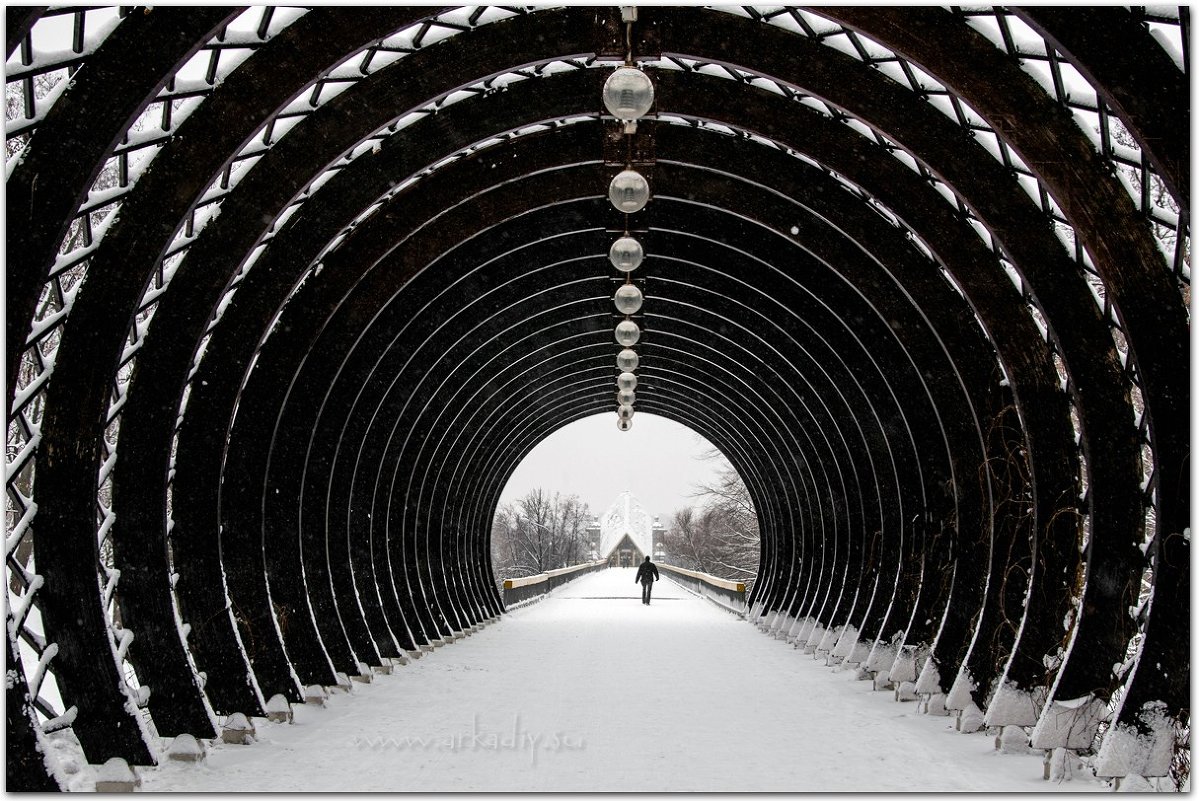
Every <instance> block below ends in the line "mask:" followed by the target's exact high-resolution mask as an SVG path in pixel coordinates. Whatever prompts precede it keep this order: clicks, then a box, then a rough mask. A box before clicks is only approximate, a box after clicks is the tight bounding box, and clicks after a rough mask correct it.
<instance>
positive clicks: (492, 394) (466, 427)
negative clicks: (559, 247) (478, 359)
mask: <svg viewBox="0 0 1199 801" xmlns="http://www.w3.org/2000/svg"><path fill="white" fill-rule="evenodd" d="M589 305H590V304H589ZM508 316H511V315H510V314H509V315H508ZM606 319H607V318H606V315H604V314H600V315H599V317H598V319H596V318H595V317H594V316H593V318H592V319H590V320H589V321H588V323H587V325H588V326H590V328H591V330H581V329H580V323H581V321H571V322H570V323H559V324H557V325H555V326H554V327H553V328H542V329H540V330H538V331H536V332H535V334H533V333H531V334H526V335H523V336H521V337H520V338H519V339H515V340H513V339H512V338H510V337H505V338H504V342H505V343H506V344H505V345H504V350H503V351H501V352H500V354H498V355H493V356H492V357H491V359H490V361H489V362H488V363H487V364H484V365H481V366H480V368H479V370H478V371H477V372H476V374H475V375H474V376H472V377H471V378H470V379H468V380H467V381H466V382H465V383H462V384H459V385H458V386H457V387H456V388H455V387H452V386H446V385H443V386H441V387H439V392H441V390H447V391H452V394H451V395H450V396H449V397H445V396H444V394H443V395H442V397H441V398H439V400H438V401H437V404H438V405H439V406H440V407H441V408H442V410H443V413H442V414H441V415H439V418H440V419H436V420H434V421H432V422H431V423H430V424H429V425H428V438H427V439H426V442H425V443H422V446H421V452H418V453H416V454H411V453H405V454H404V455H403V457H402V458H403V459H404V460H405V462H406V463H409V464H414V465H417V466H420V469H421V475H420V476H419V480H420V484H421V486H420V488H419V490H418V491H417V492H415V493H414V492H413V489H412V484H413V483H414V482H415V480H416V479H417V476H415V475H410V477H409V478H408V479H407V484H408V486H407V487H406V488H405V493H404V499H405V500H404V502H405V504H406V506H408V507H409V508H410V509H412V510H413V512H414V514H415V516H416V518H417V519H418V521H419V520H420V519H421V517H422V516H423V515H428V518H427V519H428V523H427V524H426V525H427V526H428V527H429V529H430V530H438V529H440V530H441V543H442V545H441V547H442V550H443V552H444V550H445V542H446V540H447V538H448V539H450V540H452V541H458V540H459V537H460V535H461V534H462V532H464V531H465V532H473V529H463V528H461V527H460V526H459V525H457V523H456V520H455V510H454V509H452V508H451V507H452V506H453V505H454V504H455V503H456V502H457V501H458V500H459V499H461V498H462V497H464V496H463V495H462V494H461V492H460V491H458V490H457V489H456V488H455V487H454V486H452V484H453V478H454V476H453V471H448V470H447V467H448V465H449V462H450V461H451V460H452V459H454V458H460V459H465V460H467V461H468V462H471V463H473V462H475V461H478V459H479V452H478V451H475V450H474V449H467V450H466V451H465V452H462V451H460V450H458V446H459V444H460V443H461V441H462V440H463V438H465V437H469V436H471V435H472V434H474V433H475V432H477V431H478V430H479V429H480V427H484V428H486V427H487V426H488V421H480V420H479V419H478V417H479V413H482V412H487V413H488V416H489V417H490V418H491V419H492V420H494V421H495V422H494V424H495V425H500V426H508V425H509V424H510V422H509V421H511V420H513V419H519V418H520V417H521V416H522V412H521V411H520V410H521V409H525V410H527V411H529V412H531V411H532V408H533V406H534V405H535V404H533V403H522V399H524V398H531V397H537V398H538V401H537V403H541V402H542V401H541V398H540V394H541V393H542V391H543V387H544V388H548V387H549V386H550V385H551V382H552V381H553V379H552V378H551V377H552V376H553V375H554V373H563V372H564V371H567V370H571V369H577V366H578V365H579V364H580V363H581V362H580V353H581V352H583V351H584V349H586V352H587V353H589V354H590V359H588V360H587V363H588V366H589V367H592V368H594V365H595V363H596V362H597V361H600V359H602V356H603V350H604V349H606V346H602V345H599V344H598V343H596V339H597V337H596V336H595V334H596V332H597V330H598V331H600V332H602V331H603V330H604V329H603V325H604V323H605V322H606ZM597 327H598V328H597ZM562 334H567V337H568V338H559V337H561V336H562ZM508 354H511V358H507V356H508ZM530 376H531V377H530ZM472 387H473V388H474V391H473V392H471V393H470V394H469V396H468V395H466V393H467V392H468V391H469V390H470V389H471V388H472ZM607 389H608V387H603V391H604V394H607V392H606V390H607ZM497 406H504V407H508V408H509V411H508V412H507V413H505V414H501V415H499V416H498V419H496V418H497V415H496V413H495V411H494V409H495V408H496V407H497ZM511 407H515V408H511ZM468 412H469V413H468ZM434 438H436V441H435V442H433V443H432V445H431V446H430V445H429V442H430V441H431V440H433V439H434ZM423 451H427V453H424V452H423ZM455 453H457V455H455ZM415 472H416V471H415V470H414V471H413V473H415ZM396 494H397V495H398V493H396ZM483 530H489V527H488V528H487V529H483ZM455 550H460V549H455Z"/></svg>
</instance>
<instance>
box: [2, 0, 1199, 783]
mask: <svg viewBox="0 0 1199 801" xmlns="http://www.w3.org/2000/svg"><path fill="white" fill-rule="evenodd" d="M6 13H7V23H8V25H7V46H8V69H7V87H8V94H7V99H8V105H7V110H8V113H7V118H6V119H7V131H8V137H7V155H8V189H7V213H8V216H7V219H8V225H7V321H6V326H7V340H6V341H7V349H6V354H7V368H6V369H7V373H6V375H7V384H6V386H7V392H8V404H9V410H10V412H9V418H8V461H7V464H8V471H7V488H8V492H7V497H8V507H7V511H8V540H7V549H6V555H7V572H8V579H9V581H8V584H9V607H8V609H9V612H8V616H9V635H10V636H9V640H10V653H9V663H10V669H14V670H15V671H16V673H17V674H18V675H19V681H14V680H10V681H9V689H8V693H9V695H8V701H9V703H8V710H9V712H8V727H9V728H8V734H9V743H10V745H9V775H10V777H12V776H17V777H18V780H19V781H20V782H21V783H23V784H26V785H28V786H43V784H45V783H47V782H49V783H51V784H52V783H53V781H54V778H53V777H52V776H50V777H47V776H46V770H45V768H44V766H43V765H42V763H41V762H40V756H39V755H38V751H37V748H38V742H39V740H41V739H44V738H45V737H47V736H49V735H50V734H52V733H53V732H54V731H57V730H62V729H66V728H70V729H71V730H72V731H73V733H74V735H75V737H77V738H78V741H79V743H80V745H81V747H82V748H83V750H84V752H85V754H86V756H87V758H88V760H89V761H91V762H94V763H99V762H103V761H104V760H106V759H108V758H110V757H114V756H119V757H123V758H125V759H127V760H129V761H130V762H131V763H136V764H148V763H150V762H152V761H153V760H154V758H155V757H154V753H153V746H152V744H151V743H152V737H153V735H154V734H158V735H163V736H167V735H173V734H178V733H183V732H190V733H193V734H195V735H197V736H201V737H203V736H213V732H214V731H215V729H214V727H215V726H216V725H217V722H218V718H219V716H221V715H225V714H229V713H231V712H237V711H240V712H244V713H247V714H261V713H262V707H263V703H264V700H265V699H267V698H270V697H271V696H273V695H275V694H282V695H283V696H285V697H286V698H288V699H290V700H293V701H298V700H300V698H301V692H302V688H303V687H304V686H305V685H310V684H331V683H336V681H337V675H336V674H338V673H344V674H350V675H353V674H356V673H358V672H360V671H361V670H366V669H369V667H370V666H371V665H377V664H380V662H381V660H385V659H399V658H401V657H403V656H404V655H405V654H408V653H412V652H419V650H420V649H421V647H422V646H426V647H427V646H429V645H430V644H434V645H436V644H440V643H441V642H443V641H447V640H450V639H452V638H454V637H456V636H459V634H460V633H461V632H463V631H473V630H474V627H475V626H476V625H478V624H481V623H483V622H486V621H488V620H490V619H492V618H494V617H495V616H496V615H497V614H499V613H500V612H501V611H502V606H503V604H502V599H501V598H500V596H499V595H498V594H497V591H496V588H495V582H494V579H493V577H492V575H491V569H490V562H489V555H488V539H489V535H490V524H491V516H492V513H493V511H494V508H495V505H496V502H497V498H498V495H499V492H500V491H501V489H502V488H503V486H504V484H505V481H506V479H507V477H508V476H509V475H510V474H511V472H512V470H514V469H515V467H516V465H517V464H518V463H519V462H520V461H521V459H522V458H523V456H524V455H525V454H527V453H528V451H529V450H530V449H531V448H532V447H534V446H535V445H536V444H537V443H538V442H539V441H540V440H542V439H543V438H544V437H546V436H547V435H548V434H549V433H550V432H552V431H554V430H555V429H557V428H559V427H561V426H563V425H565V424H567V423H569V422H571V421H573V420H576V419H579V418H581V417H584V416H588V415H592V414H597V413H605V414H611V415H612V421H613V426H612V442H611V447H612V448H613V449H619V448H620V437H621V434H620V432H618V431H617V428H616V415H615V411H616V402H615V391H616V386H615V379H616V374H617V370H616V367H615V356H616V353H617V351H618V350H619V349H620V348H619V346H618V345H617V344H616V342H615V340H614V338H613V329H614V327H615V325H616V323H617V322H619V321H620V319H622V318H621V315H619V314H617V312H616V311H615V308H614V307H613V305H612V293H613V291H614V290H615V289H616V287H617V286H618V285H619V283H620V282H621V281H623V280H624V279H623V275H622V274H621V273H619V272H617V271H616V270H615V269H613V267H612V265H611V264H610V262H609V260H608V248H609V246H610V245H611V243H612V242H613V241H614V239H615V238H617V237H619V236H620V235H622V234H623V233H625V232H628V233H630V234H631V235H633V236H634V237H636V238H638V239H639V241H641V242H642V243H643V245H644V248H645V251H646V254H647V255H646V258H645V262H644V264H643V265H642V266H641V267H640V268H639V269H638V270H636V271H635V272H633V273H632V274H631V277H632V279H633V281H634V282H635V283H636V284H637V286H638V287H639V288H640V289H641V290H642V291H643V293H644V296H645V303H644V307H643V308H642V310H641V311H640V312H638V313H637V314H636V315H634V318H633V319H634V320H635V322H637V324H638V325H639V326H640V328H641V332H642V334H641V341H640V342H639V343H638V344H637V345H636V347H635V349H636V351H637V352H638V354H639V357H640V367H639V368H638V370H637V375H638V379H639V383H638V385H637V389H636V398H637V399H636V409H637V411H638V412H647V413H652V414H658V415H661V416H664V417H668V418H670V419H673V420H676V421H678V422H680V423H683V424H685V425H687V426H690V427H691V428H693V429H694V430H696V431H697V432H699V433H700V434H702V435H703V436H705V437H706V438H708V439H709V440H710V441H712V442H713V443H714V444H716V445H717V446H718V447H719V448H720V449H721V450H722V451H723V452H724V454H725V455H726V456H727V457H728V458H729V459H730V461H731V462H732V463H733V465H734V466H735V467H736V468H737V470H738V471H739V472H740V473H741V475H742V476H743V477H744V478H745V480H746V482H747V485H748V486H749V488H750V490H751V493H752V495H753V498H754V500H755V503H756V506H757V510H758V514H759V519H760V527H761V530H762V533H763V551H762V568H761V574H760V577H759V580H758V582H757V584H756V586H755V589H754V597H753V598H752V599H751V600H752V606H751V609H752V610H753V611H752V614H751V617H752V618H753V619H754V620H756V621H757V622H758V623H759V625H762V626H763V627H766V628H768V629H772V630H774V631H775V632H776V633H778V632H782V633H783V635H784V636H787V637H788V638H790V639H793V640H794V641H795V642H796V643H797V644H798V645H802V646H806V647H809V648H811V649H813V650H816V651H818V652H824V651H827V652H829V653H830V654H831V656H832V657H834V658H838V659H841V658H843V659H844V660H845V661H846V662H848V663H857V664H860V665H862V666H863V668H864V669H869V670H870V671H872V672H874V673H882V674H883V675H884V676H885V675H886V674H888V673H889V674H890V676H891V679H892V680H893V681H894V682H895V683H897V684H898V683H901V682H902V681H905V680H906V681H910V682H913V683H915V684H916V689H917V690H918V691H919V692H920V693H921V694H922V695H923V696H924V697H925V698H926V700H927V699H929V698H941V699H942V701H943V703H944V704H945V705H947V706H948V707H949V708H950V709H958V710H962V709H970V708H974V709H975V710H976V711H985V712H986V714H987V716H988V720H987V722H988V725H1005V724H1009V725H1022V726H1026V727H1030V729H1032V728H1034V727H1035V731H1034V741H1036V740H1037V738H1040V742H1042V743H1043V744H1044V743H1048V744H1049V746H1048V747H1053V746H1055V745H1056V746H1061V747H1071V748H1083V749H1086V748H1091V747H1094V748H1096V749H1100V751H1101V755H1102V747H1101V744H1100V740H1099V739H1098V737H1099V735H1100V732H1101V731H1107V732H1108V735H1107V736H1106V739H1105V740H1104V742H1109V741H1110V742H1114V741H1115V739H1116V737H1117V735H1119V734H1120V732H1125V733H1127V732H1132V733H1136V732H1140V733H1145V732H1156V733H1157V734H1161V732H1163V731H1165V730H1166V729H1168V728H1169V727H1170V726H1173V725H1175V724H1176V723H1180V722H1181V723H1180V725H1183V724H1185V725H1186V726H1189V702H1188V692H1189V661H1188V660H1189V657H1188V654H1187V649H1186V647H1185V645H1186V643H1187V641H1188V639H1189V619H1188V616H1187V611H1186V610H1187V604H1188V597H1189V595H1188V593H1189V573H1188V569H1189V536H1190V535H1189V528H1188V527H1189V503H1190V497H1189V436H1190V429H1189V412H1188V405H1189V400H1190V398H1189V346H1188V337H1189V324H1190V320H1189V311H1188V305H1189V295H1190V267H1189V179H1190V176H1189V150H1188V146H1189V111H1190V109H1189V89H1190V86H1189V72H1188V51H1187V41H1188V17H1187V13H1188V12H1187V9H1186V8H1185V7H1182V8H1167V9H1165V10H1162V9H1160V8H1158V7H1154V8H1153V10H1152V11H1146V10H1145V9H1141V8H1133V9H1131V10H1130V9H1128V8H1125V7H1115V6H1110V7H1102V8H1069V9H1066V8H1050V7H1029V8H1018V7H1012V8H1007V7H994V8H991V7H986V8H983V7H980V8H959V7H953V8H937V7H921V8H903V7H886V8H866V7H819V8H811V9H800V8H793V7H787V8H781V7H770V8H769V9H757V8H754V7H737V8H733V7H725V8H722V9H720V10H713V9H701V8H694V7H693V8H672V7H646V8H641V9H639V11H638V13H637V14H636V15H635V16H636V19H635V20H634V21H628V20H626V19H624V18H623V17H622V11H621V9H620V8H617V7H610V8H598V7H587V8H582V7H567V8H537V9H533V8H529V7H508V6H495V7H447V8H433V7H420V8H404V7H397V8H381V7H375V8H360V9H340V8H333V7H321V8H315V9H302V8H286V7H268V8H261V7H258V8H251V9H242V8H234V7H220V8H206V7H187V8H185V7H154V8H149V7H146V8H143V7H136V8H124V9H121V10H120V11H118V10H116V9H111V8H108V9H106V8H92V7H88V8H82V7H81V8H66V7H63V8H50V9H47V8H45V7H20V8H14V7H10V8H8V9H7V12H6ZM626 61H628V62H629V63H633V64H636V65H638V66H640V67H641V68H642V69H644V70H645V72H646V74H648V75H649V77H650V78H651V79H652V81H653V83H654V86H655V91H656V99H655V103H654V106H653V108H652V111H651V112H650V114H649V115H648V116H647V117H646V118H645V119H643V120H641V121H640V122H639V124H638V125H637V126H636V129H635V131H632V132H630V131H628V130H626V128H625V127H624V126H623V125H622V124H621V123H620V122H619V121H617V120H615V119H613V118H611V117H610V116H609V115H608V114H607V112H605V111H604V109H603V106H602V104H601V101H600V96H601V88H602V86H603V82H604V80H605V78H606V77H607V75H608V74H610V72H611V71H612V69H613V68H614V67H616V66H618V65H620V64H622V63H625V62H626ZM629 166H632V167H633V168H635V169H637V170H638V171H640V172H642V174H644V175H645V176H646V177H647V179H648V181H649V185H650V188H651V194H652V199H651V200H650V202H649V204H648V205H647V206H646V207H645V209H644V210H642V211H639V212H637V213H635V214H630V215H625V214H621V213H618V212H617V211H616V210H615V209H614V208H613V206H612V205H611V204H610V203H609V202H608V199H607V189H608V183H609V181H610V180H611V178H612V177H613V176H614V175H615V174H616V173H617V172H619V171H620V170H622V169H625V168H626V167H629ZM633 424H634V425H636V418H634V420H633ZM1130 610H1131V612H1130ZM1145 665H1156V666H1157V667H1156V668H1154V669H1148V668H1143V666H1145ZM1139 666H1140V667H1139ZM909 674H910V675H909ZM11 675H12V674H10V676H11ZM27 692H28V693H29V701H28V702H26V693H27ZM1078 699H1084V701H1086V703H1082V702H1078ZM1063 701H1065V702H1070V703H1069V704H1064V705H1063V704H1059V703H1057V702H1063ZM933 705H934V706H935V703H934V704H933ZM1079 710H1081V711H1079ZM1055 714H1058V718H1054V715H1055ZM1066 718H1068V719H1069V724H1070V725H1069V726H1065V725H1064V724H1062V723H1061V720H1064V719H1066ZM1055 721H1057V722H1055ZM1071 727H1073V728H1071ZM1067 728H1069V729H1070V731H1069V732H1066V729H1067ZM1113 747H1114V746H1113ZM1154 753H1157V752H1154ZM1146 759H1149V758H1148V757H1146ZM1154 759H1157V760H1158V761H1157V762H1153V760H1152V759H1150V760H1149V761H1150V762H1152V764H1148V763H1146V764H1139V763H1138V764H1137V765H1135V766H1134V767H1135V768H1136V770H1132V768H1129V767H1127V766H1125V767H1123V768H1122V767H1119V766H1117V767H1112V768H1110V770H1112V771H1116V772H1118V771H1120V770H1124V771H1126V772H1140V773H1142V774H1144V775H1159V774H1153V773H1152V771H1154V770H1158V769H1159V768H1160V754H1159V755H1158V756H1156V757H1154ZM1109 761H1110V760H1109ZM14 771H15V773H14ZM1112 775H1116V774H1115V773H1113V774H1112ZM10 786H13V785H12V783H11V781H10ZM46 786H50V785H46Z"/></svg>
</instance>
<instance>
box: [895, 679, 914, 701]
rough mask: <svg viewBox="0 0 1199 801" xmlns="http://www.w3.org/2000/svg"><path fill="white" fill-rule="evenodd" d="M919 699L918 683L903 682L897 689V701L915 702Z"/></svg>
mask: <svg viewBox="0 0 1199 801" xmlns="http://www.w3.org/2000/svg"><path fill="white" fill-rule="evenodd" d="M917 698H918V696H917V695H916V682H914V681H901V682H900V683H899V686H898V687H896V688H895V700H896V701H915V700H916V699H917Z"/></svg>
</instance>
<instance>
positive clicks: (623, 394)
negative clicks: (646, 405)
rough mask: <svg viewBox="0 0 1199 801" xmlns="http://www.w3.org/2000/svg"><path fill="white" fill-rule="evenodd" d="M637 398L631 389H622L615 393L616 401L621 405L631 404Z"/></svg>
mask: <svg viewBox="0 0 1199 801" xmlns="http://www.w3.org/2000/svg"><path fill="white" fill-rule="evenodd" d="M636 400H637V393H636V392H634V391H633V390H631V389H622V390H621V391H620V392H617V393H616V402H617V403H619V404H620V405H621V406H632V405H633V403H634V402H636Z"/></svg>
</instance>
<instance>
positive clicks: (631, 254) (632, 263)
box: [608, 236, 645, 273]
mask: <svg viewBox="0 0 1199 801" xmlns="http://www.w3.org/2000/svg"><path fill="white" fill-rule="evenodd" d="M644 258H645V250H644V249H643V248H642V247H641V243H640V242H638V241H637V240H636V239H634V238H633V237H631V236H622V237H621V238H620V239H617V240H616V241H615V242H613V243H612V247H610V248H608V261H610V262H612V266H613V267H615V268H616V269H618V270H620V271H621V272H622V273H631V272H632V271H633V270H636V269H637V268H638V267H640V266H641V260H642V259H644Z"/></svg>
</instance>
